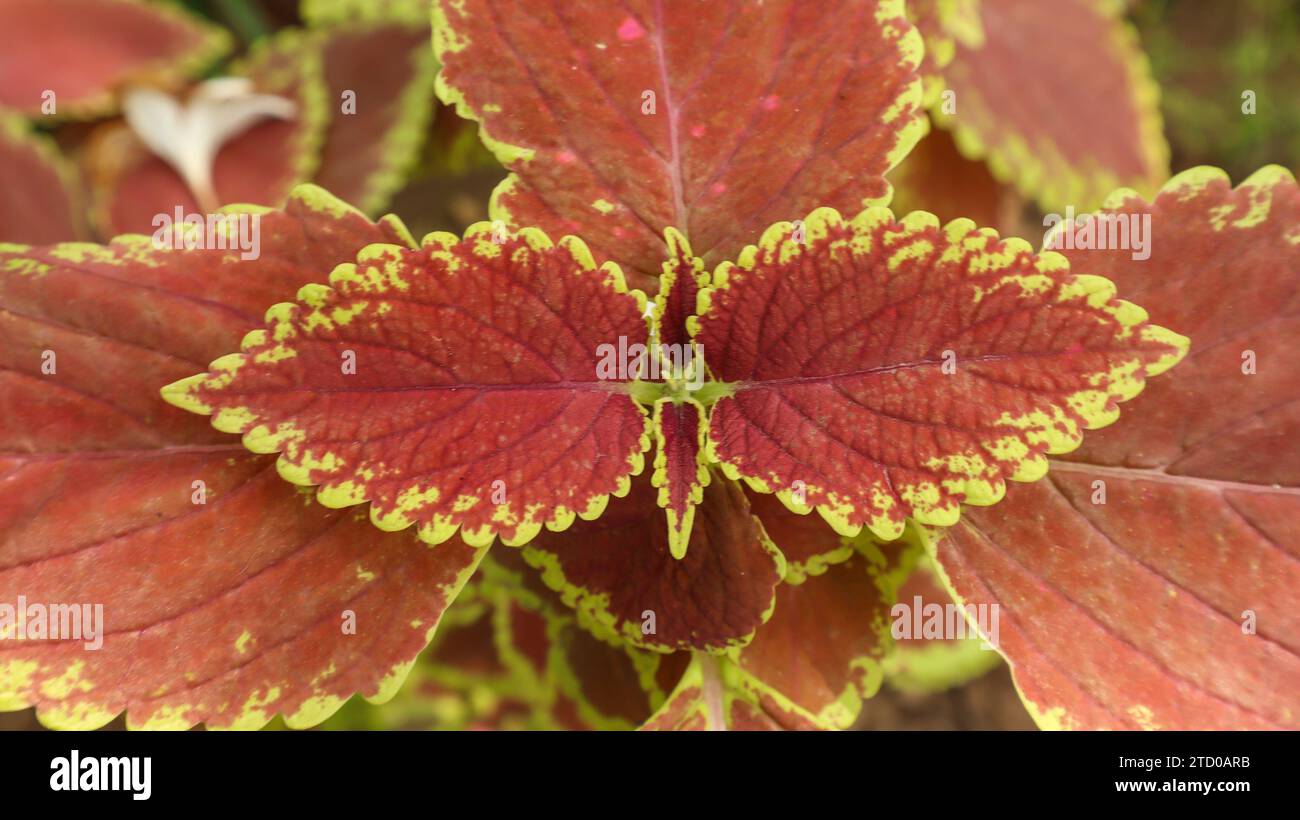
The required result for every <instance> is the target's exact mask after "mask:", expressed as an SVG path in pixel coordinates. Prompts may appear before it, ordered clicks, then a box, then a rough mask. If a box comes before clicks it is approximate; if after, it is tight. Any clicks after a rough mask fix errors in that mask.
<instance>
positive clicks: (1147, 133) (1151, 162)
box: [908, 0, 1169, 216]
mask: <svg viewBox="0 0 1300 820" xmlns="http://www.w3.org/2000/svg"><path fill="white" fill-rule="evenodd" d="M908 11H909V14H910V16H911V17H912V19H913V21H914V22H915V23H916V26H917V28H918V29H920V31H921V33H922V34H924V35H925V40H926V50H927V53H928V56H927V60H926V64H925V66H924V68H925V71H926V73H927V75H929V76H927V79H926V85H927V101H928V104H929V105H930V113H931V115H932V116H933V117H934V118H935V122H936V123H938V124H939V126H940V127H942V128H945V129H948V130H951V131H952V132H953V134H954V136H955V137H956V140H957V145H958V146H959V147H960V149H961V152H962V154H964V155H965V156H967V157H969V158H971V159H987V161H988V163H989V167H990V168H991V169H992V171H993V174H994V176H996V177H997V178H998V179H1000V180H1002V181H1003V182H1008V183H1012V184H1014V185H1015V186H1016V187H1017V188H1018V189H1019V190H1020V191H1021V193H1023V194H1024V195H1025V196H1027V197H1032V198H1034V199H1036V200H1037V201H1038V202H1040V203H1041V204H1043V205H1044V206H1045V207H1048V208H1064V207H1065V206H1066V205H1075V206H1077V207H1084V208H1088V207H1092V206H1093V205H1095V204H1096V203H1098V202H1100V201H1101V199H1102V197H1104V196H1105V195H1106V194H1107V193H1108V192H1110V191H1111V190H1112V189H1113V188H1115V187H1117V186H1120V185H1128V186H1132V187H1135V188H1138V189H1140V190H1144V191H1149V190H1151V189H1154V188H1155V187H1156V185H1158V184H1159V182H1160V181H1161V180H1163V179H1164V178H1165V177H1166V176H1167V174H1168V167H1169V147H1168V145H1166V144H1165V140H1164V136H1163V135H1162V133H1161V119H1160V110H1159V106H1158V104H1157V100H1158V91H1157V89H1156V85H1155V82H1154V81H1153V80H1152V79H1151V74H1150V70H1149V68H1148V66H1147V61H1146V56H1145V55H1144V54H1143V53H1142V52H1141V50H1140V48H1139V47H1138V44H1137V36H1136V34H1135V33H1134V32H1133V29H1132V27H1131V26H1130V25H1129V24H1128V23H1127V22H1126V21H1125V20H1124V17H1123V15H1124V7H1123V4H1122V3H1112V2H1096V1H1095V0H1057V2H1051V3H1043V2H1037V0H979V2H978V3H973V2H972V3H945V2H943V0H912V2H909V3H908ZM1063 49H1064V53H1068V55H1069V57H1068V59H1063V57H1062V54H1063ZM936 72H937V74H938V77H935V76H934V75H935V73H936ZM1081 89H1087V90H1088V93H1081ZM942 92H951V96H948V97H947V98H944V97H943V96H941V93H942ZM1062 100H1068V101H1069V104H1067V105H1062V104H1061V101H1062ZM964 215H966V216H969V214H964Z"/></svg>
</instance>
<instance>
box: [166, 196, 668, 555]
mask: <svg viewBox="0 0 1300 820" xmlns="http://www.w3.org/2000/svg"><path fill="white" fill-rule="evenodd" d="M496 240H501V241H496ZM329 279H330V283H331V285H332V287H326V286H324V285H310V286H307V287H304V288H303V289H302V290H300V291H299V293H298V302H297V303H286V304H280V305H276V306H274V307H272V308H271V309H270V310H269V311H268V312H267V320H268V322H267V328H266V329H265V330H261V331H257V332H255V333H251V334H249V336H248V337H246V338H245V339H244V342H243V345H242V347H243V351H244V352H243V353H239V354H232V355H230V356H225V357H222V358H221V359H218V360H216V361H215V362H213V363H212V365H211V371H210V372H209V373H207V374H200V375H198V376H194V377H192V378H189V379H186V380H184V381H182V382H178V383H177V384H175V385H172V386H170V387H168V388H167V389H166V390H165V391H164V395H165V396H166V397H167V398H168V400H169V401H172V402H173V403H175V404H177V405H179V406H182V407H185V408H186V409H190V410H194V411H196V412H202V413H212V412H214V411H215V416H214V417H213V425H214V426H215V427H217V428H218V429H220V430H223V431H226V432H232V433H242V434H244V444H245V445H246V446H247V447H248V448H249V449H251V450H253V451H254V452H262V453H273V452H280V451H283V453H282V455H281V456H280V459H279V462H278V468H279V470H280V473H281V475H283V476H284V477H285V478H287V479H288V480H290V481H293V482H295V483H297V484H300V485H313V484H319V485H321V487H320V490H319V492H318V494H317V498H318V499H319V500H320V501H321V503H323V504H325V506H327V507H348V506H352V505H354V504H360V503H362V502H363V501H367V500H369V501H371V502H372V504H371V509H370V517H371V520H372V521H373V522H374V523H375V524H376V526H378V527H380V528H381V529H384V530H400V529H404V528H406V527H408V526H410V525H412V524H419V525H420V537H421V538H423V539H424V540H426V541H428V542H430V543H434V544H437V543H440V542H442V541H445V540H446V539H447V538H449V537H450V536H451V535H452V534H453V533H455V532H456V530H457V529H459V530H460V531H461V535H462V537H463V538H464V539H465V541H466V542H467V543H471V544H476V545H486V544H489V543H491V542H492V540H493V539H494V538H495V537H496V535H497V534H498V533H500V535H501V537H502V540H503V541H504V542H506V543H507V544H512V545H514V544H522V543H524V542H525V541H528V540H529V539H531V538H532V537H533V536H535V535H536V534H537V533H538V532H540V531H541V529H542V527H543V525H545V526H546V527H548V528H549V529H552V530H557V531H558V530H563V529H565V528H567V527H568V526H569V525H570V524H571V523H572V522H573V520H574V518H575V517H576V516H581V517H582V518H584V519H591V518H595V517H596V516H598V515H600V513H601V511H603V510H604V508H605V504H606V503H607V502H608V499H609V496H610V495H611V494H613V495H622V494H624V493H626V492H627V488H628V484H629V477H630V476H632V475H635V474H637V473H639V472H640V471H641V469H642V467H643V461H644V459H643V455H642V453H643V451H644V450H646V449H648V448H649V445H650V442H649V430H648V420H647V419H646V413H645V411H644V410H643V409H642V408H641V407H640V406H639V405H638V404H637V403H636V402H635V401H633V400H632V398H631V396H630V395H629V394H628V391H627V382H625V381H619V380H615V379H602V378H601V377H600V374H599V372H598V368H597V367H596V364H597V359H598V356H599V349H600V348H601V346H602V345H606V344H610V343H611V342H612V341H613V340H618V339H620V338H625V339H627V340H628V343H629V344H630V343H639V344H644V343H645V339H646V325H645V322H644V321H643V320H642V318H641V312H642V307H643V306H644V304H645V297H644V295H643V294H641V293H640V292H639V291H633V292H632V293H630V294H629V293H627V290H626V287H625V285H624V284H623V278H622V275H621V273H620V272H619V270H618V267H617V266H615V265H607V266H605V267H603V268H601V269H599V270H597V269H596V267H595V264H594V263H593V261H592V259H591V254H590V253H589V252H588V251H587V249H586V247H585V246H584V245H583V244H582V242H581V241H580V240H577V239H575V238H573V237H565V238H564V239H562V240H560V243H559V244H558V245H553V244H552V243H551V241H550V240H549V239H548V238H547V237H546V236H545V235H544V234H542V233H541V232H539V231H536V230H532V229H526V230H524V231H523V232H521V233H520V234H519V235H517V236H514V237H506V236H503V235H497V234H494V232H493V228H492V226H491V225H489V224H488V223H486V222H484V223H479V224H478V225H475V226H472V227H471V228H470V229H469V231H467V232H466V234H465V238H464V239H463V240H462V239H461V238H459V237H457V236H454V235H452V234H448V233H433V234H430V235H429V236H427V237H425V239H424V246H423V247H422V248H420V249H418V250H407V249H405V248H402V247H399V246H396V245H372V246H369V247H367V248H366V249H364V250H363V251H362V253H361V254H360V255H359V256H358V257H357V263H356V264H346V265H340V266H339V267H337V268H335V269H334V272H333V273H331V274H330V277H329Z"/></svg>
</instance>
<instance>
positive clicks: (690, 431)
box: [651, 228, 709, 558]
mask: <svg viewBox="0 0 1300 820" xmlns="http://www.w3.org/2000/svg"><path fill="white" fill-rule="evenodd" d="M665 238H666V239H667V241H668V248H669V256H668V261H666V262H664V265H663V273H662V274H660V276H659V288H658V292H657V293H656V295H655V301H654V311H653V316H652V318H653V328H652V331H651V338H652V340H654V341H655V342H657V343H658V345H659V346H657V347H656V348H655V350H654V351H653V352H652V355H654V356H656V357H658V359H659V361H660V362H661V370H660V372H658V373H655V374H653V375H655V376H656V377H657V378H660V379H661V381H660V382H659V384H657V385H656V387H657V388H659V389H661V390H668V391H669V394H668V395H664V396H663V397H662V398H659V399H657V400H656V401H655V403H654V429H655V462H654V477H653V481H654V485H655V486H656V487H658V488H659V506H661V507H663V508H664V510H665V512H666V513H667V516H668V548H669V551H670V552H672V554H673V555H674V556H676V557H678V558H680V557H681V556H682V555H683V554H685V552H686V546H687V544H689V543H690V539H691V526H692V524H693V523H694V521H695V506H696V505H697V504H699V503H700V498H701V496H702V494H703V492H704V486H705V485H706V484H708V483H709V467H708V462H707V461H706V460H705V458H704V420H705V410H704V405H702V404H701V403H700V402H699V401H697V400H696V399H694V398H692V397H691V391H690V389H689V386H690V385H692V384H694V385H697V386H700V385H702V384H703V378H702V377H703V375H704V374H703V367H704V362H703V361H702V357H700V356H699V355H698V351H697V349H696V348H695V347H693V346H691V343H690V331H689V330H688V328H687V323H688V320H689V319H690V318H691V317H692V316H693V315H694V314H695V300H696V296H697V295H698V293H699V290H700V288H701V287H702V286H703V285H704V284H706V283H707V282H708V281H709V276H708V274H707V273H705V272H704V262H703V260H701V259H699V258H697V257H696V256H695V254H693V253H691V247H690V245H689V244H688V243H687V241H686V238H685V237H683V236H682V235H681V234H679V233H678V232H677V231H676V230H675V229H673V228H669V229H668V230H667V231H666V232H665ZM679 385H680V386H681V387H682V388H685V394H684V395H683V390H681V389H677V386H679Z"/></svg>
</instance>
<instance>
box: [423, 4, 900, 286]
mask: <svg viewBox="0 0 1300 820" xmlns="http://www.w3.org/2000/svg"><path fill="white" fill-rule="evenodd" d="M557 40H558V45H557ZM434 47H435V49H436V51H437V54H438V57H439V59H440V60H442V64H443V69H442V72H441V74H440V75H439V78H438V91H439V96H440V97H441V98H442V99H443V101H444V102H446V103H448V104H451V103H453V102H454V103H456V105H457V110H458V111H459V112H460V113H461V115H462V116H466V117H472V118H473V119H475V120H479V121H480V122H481V123H482V126H483V127H482V131H481V135H482V136H483V138H484V140H485V141H486V142H487V144H488V145H489V146H490V147H491V148H492V149H493V151H494V152H495V153H496V155H497V158H498V159H499V160H501V162H502V163H503V164H504V165H506V167H507V168H509V169H510V170H512V171H513V172H514V174H512V176H511V177H510V178H508V179H507V180H506V181H505V182H504V183H502V185H501V186H500V187H499V188H498V189H497V191H496V194H495V195H494V196H493V211H492V213H493V217H494V218H500V219H503V220H506V221H507V222H510V223H512V224H515V225H537V226H539V227H541V228H543V229H544V230H547V231H549V232H552V233H556V234H559V233H568V232H574V233H580V234H581V235H582V236H583V238H584V239H586V240H587V241H588V242H589V243H591V246H592V248H593V250H594V252H595V253H596V256H597V258H600V259H604V258H608V259H613V260H615V261H617V262H618V263H619V264H621V265H623V267H624V268H625V269H626V270H627V271H628V275H629V277H630V281H631V282H632V284H634V285H636V286H638V287H643V288H646V289H647V290H649V289H653V287H654V285H655V283H656V281H657V279H658V273H659V266H660V262H661V261H662V260H663V257H664V247H663V238H662V236H663V230H664V229H665V228H667V227H669V226H675V227H677V228H678V229H680V230H681V231H682V232H683V233H685V234H686V235H687V236H689V237H690V239H691V241H692V242H693V243H694V244H695V246H696V247H697V248H703V249H704V250H703V251H702V252H701V253H700V256H701V257H703V258H704V260H705V261H706V262H708V263H710V264H713V263H715V262H717V261H719V260H721V259H725V258H730V257H731V256H732V255H733V254H734V253H735V252H736V251H738V250H739V249H740V248H741V246H742V245H744V243H745V242H747V241H750V240H751V238H752V237H753V236H754V235H756V234H757V233H758V232H759V231H760V230H761V229H762V228H764V227H766V226H767V225H768V224H770V223H772V222H773V221H775V220H779V219H789V218H792V217H795V216H799V215H802V214H804V213H806V212H808V211H809V210H811V209H812V208H814V207H816V206H818V205H824V204H829V205H832V206H836V207H840V208H844V209H846V210H853V211H856V210H857V209H859V208H861V207H862V206H863V205H864V204H866V203H867V201H883V200H885V199H887V198H888V195H889V185H888V184H887V183H886V182H885V181H884V179H883V176H884V174H885V172H886V171H888V170H889V169H890V168H892V167H893V166H894V165H896V164H897V163H898V161H899V160H900V159H902V157H903V156H904V155H905V154H906V153H907V151H908V149H910V148H911V147H912V145H913V144H914V143H915V142H916V140H917V139H918V138H919V137H920V135H921V133H922V131H923V128H924V123H923V120H922V119H921V117H920V115H919V106H920V94H921V88H920V83H919V81H918V80H917V78H916V74H915V69H916V65H917V63H918V61H919V59H920V55H921V45H920V39H919V37H918V36H917V34H916V33H915V31H914V30H913V29H912V28H911V26H910V25H909V24H908V23H907V21H906V19H905V18H904V15H903V9H902V2H901V0H882V1H881V2H847V0H837V2H833V3H816V4H809V3H803V2H795V0H784V1H783V2H766V3H749V2H742V1H741V0H731V1H730V2H713V3H688V2H683V1H682V0H675V1H673V2H664V3H654V4H651V3H648V2H645V0H638V2H634V3H632V4H631V5H630V6H622V5H612V4H576V5H575V4H559V5H554V6H544V7H539V6H538V5H537V4H535V3H527V2H523V0H515V2H507V3H499V2H491V3H490V2H487V0H469V2H459V0H456V1H455V2H451V1H450V0H442V1H441V2H437V3H435V4H434ZM651 112H653V113H651Z"/></svg>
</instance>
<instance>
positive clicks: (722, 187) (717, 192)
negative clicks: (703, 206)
mask: <svg viewBox="0 0 1300 820" xmlns="http://www.w3.org/2000/svg"><path fill="white" fill-rule="evenodd" d="M726 190H727V185H726V183H723V182H715V183H713V184H712V185H710V186H709V193H711V194H713V195H714V196H721V195H722V194H723V193H724V192H725V191H726Z"/></svg>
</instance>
